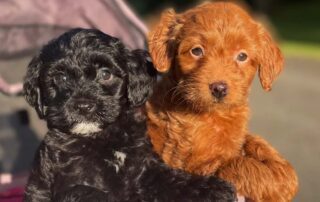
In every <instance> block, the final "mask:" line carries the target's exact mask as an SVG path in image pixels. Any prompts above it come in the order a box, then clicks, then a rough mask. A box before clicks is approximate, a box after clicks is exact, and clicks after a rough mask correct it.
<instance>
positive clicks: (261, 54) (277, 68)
mask: <svg viewBox="0 0 320 202" xmlns="http://www.w3.org/2000/svg"><path fill="white" fill-rule="evenodd" d="M258 26H259V28H258V30H259V40H260V45H259V50H257V53H258V57H257V60H258V65H259V77H260V82H261V85H262V87H263V89H264V90H266V91H270V90H271V86H272V82H273V81H274V80H275V79H276V78H277V76H278V75H279V74H280V72H281V71H282V69H283V65H284V64H283V63H284V59H283V55H282V53H281V51H280V49H279V47H278V45H277V44H276V43H275V42H274V41H273V40H272V38H271V36H270V34H269V33H268V32H267V31H266V30H265V29H264V28H263V27H262V26H261V25H258Z"/></svg>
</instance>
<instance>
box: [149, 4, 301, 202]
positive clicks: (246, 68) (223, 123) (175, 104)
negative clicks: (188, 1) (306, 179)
mask: <svg viewBox="0 0 320 202" xmlns="http://www.w3.org/2000/svg"><path fill="white" fill-rule="evenodd" d="M149 49H150V53H151V55H152V59H153V62H154V64H155V66H156V68H157V69H158V71H160V72H164V78H163V79H162V80H161V81H160V83H159V84H158V86H157V88H156V89H155V93H154V96H153V97H152V98H151V100H150V101H149V103H148V107H147V111H148V133H149V135H150V138H151V141H152V143H153V145H154V148H155V150H156V152H158V153H159V154H160V155H161V156H162V158H163V159H164V161H165V162H166V163H167V164H169V165H170V166H172V167H174V168H180V169H184V170H186V171H189V172H191V173H196V174H201V175H208V174H211V173H216V174H217V175H219V176H220V177H221V178H223V179H226V180H228V181H230V182H232V183H233V184H234V185H235V186H236V188H237V190H238V193H239V194H241V195H244V196H245V197H247V198H250V199H251V200H254V201H268V202H270V201H271V202H273V201H274V202H282V201H290V200H292V199H293V197H294V195H295V194H296V192H297V187H298V182H297V176H296V173H295V171H294V169H293V168H292V167H291V165H290V164H289V163H288V162H287V161H286V160H285V159H284V158H282V157H281V156H280V155H279V153H278V152H277V151H276V150H275V149H273V148H272V147H271V145H269V144H268V143H267V142H266V141H265V140H263V139H262V138H260V137H258V136H254V135H252V134H250V133H249V132H248V130H247V127H248V114H249V108H248V94H249V91H250V86H251V83H252V80H253V78H254V75H255V74H256V72H257V71H258V72H259V78H260V81H261V84H262V87H263V88H264V89H265V90H266V91H269V90H271V84H272V82H273V80H274V79H275V78H276V77H277V76H278V75H279V73H280V72H281V70H282V68H283V57H282V54H281V52H280V50H279V48H278V47H277V45H276V44H275V43H274V42H273V40H272V39H271V37H270V35H269V34H268V33H267V31H266V30H265V29H264V28H263V27H262V26H261V25H260V24H258V23H256V22H255V21H254V20H253V19H252V18H251V17H250V16H249V15H248V14H247V13H246V12H245V11H243V10H242V9H241V8H239V7H238V6H236V5H234V4H231V3H222V2H220V3H207V4H203V5H200V6H198V7H195V8H193V9H191V10H188V11H186V12H185V13H182V14H176V13H175V12H174V11H173V10H169V11H166V12H164V13H163V16H162V18H161V21H160V23H159V24H158V25H157V26H156V27H155V29H154V30H153V31H152V32H151V33H150V36H149Z"/></svg>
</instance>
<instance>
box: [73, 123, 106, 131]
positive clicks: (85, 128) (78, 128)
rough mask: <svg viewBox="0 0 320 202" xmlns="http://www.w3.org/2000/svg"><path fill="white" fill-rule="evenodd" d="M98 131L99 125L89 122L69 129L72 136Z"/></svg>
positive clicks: (99, 129)
mask: <svg viewBox="0 0 320 202" xmlns="http://www.w3.org/2000/svg"><path fill="white" fill-rule="evenodd" d="M99 131H101V128H100V127H99V124H97V123H90V122H83V123H78V124H76V125H75V126H74V127H73V128H72V129H71V132H72V133H74V134H88V133H96V132H99Z"/></svg>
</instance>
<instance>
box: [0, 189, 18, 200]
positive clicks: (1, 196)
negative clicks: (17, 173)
mask: <svg viewBox="0 0 320 202" xmlns="http://www.w3.org/2000/svg"><path fill="white" fill-rule="evenodd" d="M23 193H24V187H16V188H12V189H10V190H8V191H6V192H4V193H0V201H1V202H21V201H22V198H23Z"/></svg>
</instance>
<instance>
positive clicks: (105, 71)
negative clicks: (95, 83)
mask: <svg viewBox="0 0 320 202" xmlns="http://www.w3.org/2000/svg"><path fill="white" fill-rule="evenodd" d="M99 74H100V75H99V77H100V79H102V80H104V81H109V80H111V79H112V78H113V75H112V74H111V73H110V72H109V71H108V69H106V68H103V69H101V70H100V73H99Z"/></svg>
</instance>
